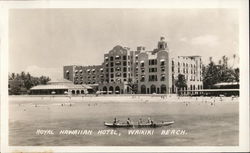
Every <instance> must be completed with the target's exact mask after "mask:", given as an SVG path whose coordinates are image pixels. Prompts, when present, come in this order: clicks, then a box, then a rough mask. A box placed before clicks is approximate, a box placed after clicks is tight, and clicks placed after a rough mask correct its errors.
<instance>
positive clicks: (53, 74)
mask: <svg viewBox="0 0 250 153" xmlns="http://www.w3.org/2000/svg"><path fill="white" fill-rule="evenodd" d="M25 72H29V73H30V74H31V75H32V76H36V77H40V76H42V75H43V76H48V77H49V78H51V79H61V78H62V77H63V74H62V68H52V67H51V68H45V67H39V66H37V65H30V66H28V67H27V68H26V69H25Z"/></svg>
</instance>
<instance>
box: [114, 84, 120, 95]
mask: <svg viewBox="0 0 250 153" xmlns="http://www.w3.org/2000/svg"><path fill="white" fill-rule="evenodd" d="M115 93H116V94H120V87H119V86H116V87H115Z"/></svg>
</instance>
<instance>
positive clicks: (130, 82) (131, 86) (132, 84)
mask: <svg viewBox="0 0 250 153" xmlns="http://www.w3.org/2000/svg"><path fill="white" fill-rule="evenodd" d="M127 86H128V88H129V89H130V90H131V91H132V94H134V93H136V92H137V90H138V85H137V83H135V82H134V81H133V79H132V78H129V79H128V83H127Z"/></svg>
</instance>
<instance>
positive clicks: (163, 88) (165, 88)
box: [161, 84, 167, 94]
mask: <svg viewBox="0 0 250 153" xmlns="http://www.w3.org/2000/svg"><path fill="white" fill-rule="evenodd" d="M166 92H167V87H166V85H165V84H162V85H161V93H162V94H165V93H166Z"/></svg>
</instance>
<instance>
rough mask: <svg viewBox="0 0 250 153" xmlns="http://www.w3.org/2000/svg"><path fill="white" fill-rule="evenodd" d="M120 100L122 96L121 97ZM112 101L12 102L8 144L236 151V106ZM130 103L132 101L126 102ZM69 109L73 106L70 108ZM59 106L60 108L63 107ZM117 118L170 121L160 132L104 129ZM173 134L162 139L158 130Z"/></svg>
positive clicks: (186, 102)
mask: <svg viewBox="0 0 250 153" xmlns="http://www.w3.org/2000/svg"><path fill="white" fill-rule="evenodd" d="M121 99H122V97H121ZM126 101H127V102H114V101H112V100H109V99H106V100H105V97H104V98H103V101H100V100H95V98H91V99H81V98H78V99H74V98H72V99H68V98H64V99H63V98H61V99H60V98H57V97H55V98H32V97H29V98H25V97H22V98H18V97H17V98H10V101H9V144H10V145H11V146H236V145H238V144H239V143H238V141H239V112H238V110H239V106H238V102H237V101H233V102H232V101H230V99H228V100H224V101H220V100H219V99H217V100H213V101H212V100H210V101H209V100H204V99H203V100H200V99H198V100H197V99H196V100H194V99H193V100H192V99H190V100H189V99H186V100H183V101H182V100H178V101H176V102H173V101H171V102H168V100H161V99H157V98H155V101H154V102H152V101H148V100H139V99H138V100H135V99H132V98H131V100H130V99H129V98H127V99H126ZM130 101H131V102H130ZM70 104H71V105H70ZM62 105H63V106H62ZM114 117H116V118H117V119H118V120H120V122H126V120H127V118H128V117H129V118H130V119H131V120H132V122H134V123H136V122H137V121H138V120H139V118H142V119H143V121H145V122H146V120H147V118H148V117H151V119H153V120H154V121H155V122H161V121H174V122H175V123H174V124H173V125H171V126H166V127H159V128H140V129H138V128H119V129H113V128H108V127H105V126H104V121H106V122H112V121H113V119H114ZM38 129H40V130H53V133H54V135H38V134H37V133H36V132H37V130H38ZM61 130H92V132H93V133H92V135H60V134H59V132H60V131H61ZM99 130H116V132H117V133H119V135H111V134H108V135H99V134H97V132H98V131H99ZM129 130H141V131H142V130H144V131H146V130H154V134H153V135H129V134H128V131H129ZM167 130H170V131H173V130H175V132H176V131H177V130H179V131H181V130H182V131H185V134H179V135H178V134H177V133H175V132H173V133H172V134H168V135H161V132H162V131H167Z"/></svg>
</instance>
